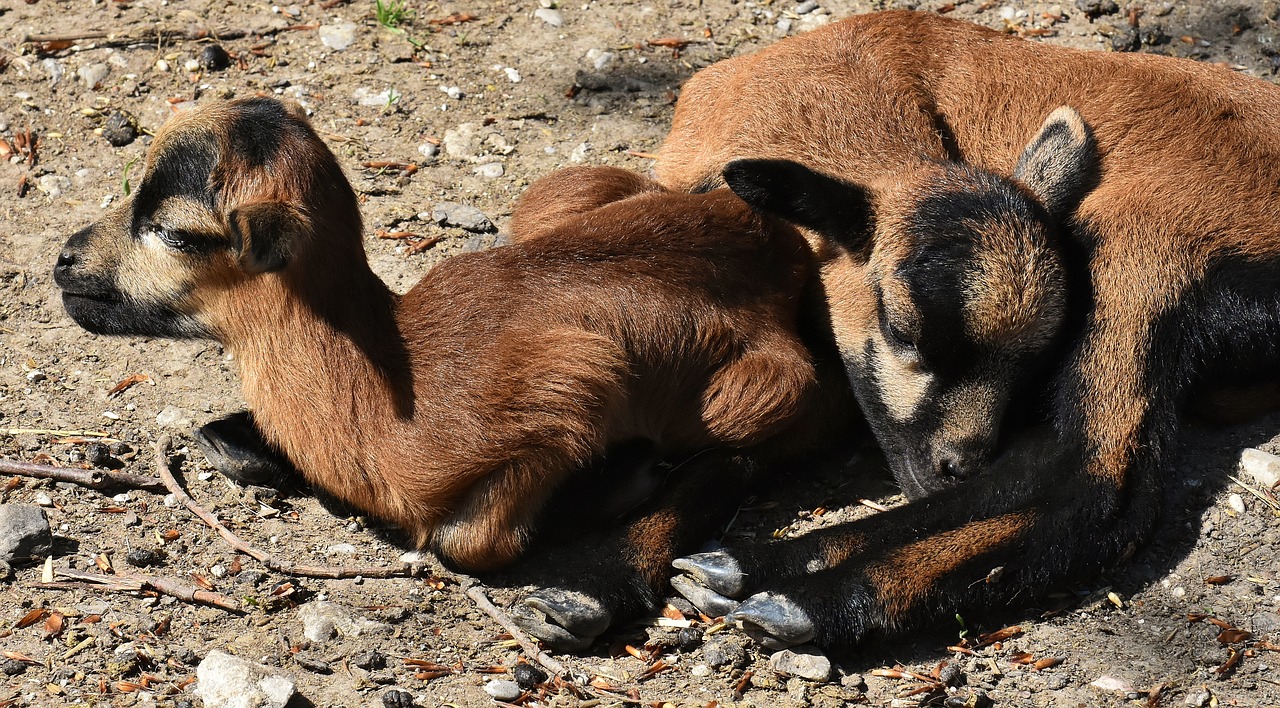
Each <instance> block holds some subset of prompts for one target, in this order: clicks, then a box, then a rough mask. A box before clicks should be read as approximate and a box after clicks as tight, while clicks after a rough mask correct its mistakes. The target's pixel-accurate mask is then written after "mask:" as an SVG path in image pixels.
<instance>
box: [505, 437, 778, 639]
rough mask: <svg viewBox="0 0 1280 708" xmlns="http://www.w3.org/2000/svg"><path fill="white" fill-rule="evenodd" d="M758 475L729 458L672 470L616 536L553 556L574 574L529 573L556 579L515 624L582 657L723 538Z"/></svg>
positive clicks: (722, 455) (748, 460) (526, 603)
mask: <svg viewBox="0 0 1280 708" xmlns="http://www.w3.org/2000/svg"><path fill="white" fill-rule="evenodd" d="M757 470H758V463H757V460H756V459H754V458H753V457H752V456H751V455H749V454H746V453H742V452H736V451H727V450H709V451H706V452H702V453H700V454H697V455H694V456H693V457H691V458H689V459H688V460H685V461H684V462H682V463H679V464H677V465H674V466H673V467H672V468H671V470H670V472H669V473H668V476H667V481H666V483H665V485H664V486H663V488H662V489H661V490H660V492H659V493H658V494H657V495H656V496H655V497H654V498H653V499H651V500H650V501H649V502H648V503H647V504H645V505H644V506H643V507H641V508H640V509H638V510H636V511H635V512H634V513H632V514H631V515H630V516H628V518H627V519H626V520H625V522H623V523H621V524H619V525H618V526H617V527H616V528H615V529H614V530H612V531H608V532H605V533H603V534H601V535H599V536H595V537H593V538H591V539H588V540H585V541H583V542H580V543H576V544H573V545H572V546H568V547H565V548H560V549H554V550H555V551H557V552H560V553H561V554H562V555H568V556H570V557H569V561H568V562H569V563H571V564H572V566H573V567H557V568H554V569H550V571H549V570H548V569H546V568H538V569H533V570H534V572H536V573H537V574H540V575H542V576H544V577H545V576H547V574H548V572H554V574H555V576H554V579H548V582H547V585H546V586H544V587H542V588H541V589H539V590H536V591H534V592H532V593H530V594H529V595H528V596H526V597H525V598H524V599H523V600H522V602H521V603H520V604H518V605H517V606H516V607H515V608H514V611H513V613H512V616H513V618H514V619H515V620H516V622H517V624H519V625H520V626H521V627H522V628H524V629H525V630H526V631H528V632H529V633H530V634H532V635H533V636H535V637H537V638H539V639H541V640H543V641H545V642H547V643H548V644H550V645H552V646H555V647H557V648H559V649H562V650H580V649H585V648H586V647H588V646H590V645H591V643H592V642H594V641H595V639H596V638H597V637H598V636H599V635H600V634H602V633H603V632H604V631H605V630H606V629H608V628H609V626H610V625H611V624H612V623H613V621H615V620H618V619H622V618H625V617H632V616H635V615H638V614H641V613H642V612H645V611H647V610H649V609H651V608H653V607H655V606H657V604H658V603H659V601H660V600H661V598H662V597H663V596H664V595H665V593H666V591H667V580H668V578H669V577H670V575H671V570H670V568H671V561H672V560H673V559H675V558H676V557H677V556H679V555H680V554H682V553H687V552H689V551H690V550H694V549H696V548H697V547H698V546H699V545H701V544H702V543H704V542H706V541H708V540H710V539H711V538H713V537H714V536H715V535H716V534H717V532H718V531H720V530H721V528H722V527H723V525H724V524H725V522H727V521H728V520H729V519H730V518H731V517H732V515H733V511H734V510H735V509H736V508H737V506H738V502H739V501H740V497H741V495H742V494H745V493H746V488H747V487H748V485H749V484H750V481H751V480H752V479H753V478H754V477H756V476H757ZM566 552H567V553H566ZM530 562H531V563H545V560H544V559H543V558H541V557H539V558H534V559H531V561H530ZM578 565H581V569H579V568H578V567H577V566H578Z"/></svg>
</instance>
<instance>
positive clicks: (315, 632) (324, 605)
mask: <svg viewBox="0 0 1280 708" xmlns="http://www.w3.org/2000/svg"><path fill="white" fill-rule="evenodd" d="M298 617H299V618H301V619H302V634H303V636H305V637H306V638H307V639H309V640H311V641H313V642H323V641H325V640H326V639H329V638H331V637H333V636H334V635H335V634H340V635H342V636H343V637H347V638H352V637H360V636H367V635H387V634H391V632H392V629H391V625H389V624H386V623H384V622H375V621H373V620H371V619H368V618H365V617H360V616H357V615H356V614H355V613H354V612H353V611H352V610H350V609H348V608H346V607H343V606H342V605H339V604H337V603H335V602H327V601H323V600H317V601H315V602H309V603H307V604H305V605H303V606H302V607H301V608H299V610H298Z"/></svg>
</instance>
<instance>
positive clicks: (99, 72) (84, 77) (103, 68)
mask: <svg viewBox="0 0 1280 708" xmlns="http://www.w3.org/2000/svg"><path fill="white" fill-rule="evenodd" d="M110 75H111V67H110V66H107V65H106V64H101V63H98V64H85V65H84V66H82V67H80V68H79V69H78V70H77V71H76V76H79V77H80V80H81V81H83V82H84V85H85V87H86V88H88V89H89V90H91V91H92V90H94V89H96V88H98V87H99V86H101V85H102V82H103V81H106V80H107V77H108V76H110Z"/></svg>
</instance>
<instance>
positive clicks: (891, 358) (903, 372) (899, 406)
mask: <svg viewBox="0 0 1280 708" xmlns="http://www.w3.org/2000/svg"><path fill="white" fill-rule="evenodd" d="M871 356H872V362H871V366H872V368H873V369H874V371H875V377H876V388H877V389H878V390H879V392H880V401H881V402H882V403H883V404H884V407H885V409H886V410H887V411H888V412H889V416H890V417H891V418H893V419H894V420H895V421H897V422H899V423H902V422H905V421H908V420H910V419H911V418H913V417H914V416H915V414H916V412H917V411H918V410H920V406H921V404H923V403H924V400H925V395H926V394H928V392H929V385H930V384H931V383H933V375H932V374H927V373H925V372H923V371H920V370H919V369H918V368H917V367H916V366H915V364H914V363H912V362H907V361H903V360H902V358H901V357H899V356H897V355H895V354H894V353H893V352H892V351H890V349H889V345H888V344H887V343H885V341H884V337H883V336H881V335H880V334H879V332H877V333H875V334H874V335H872V336H871Z"/></svg>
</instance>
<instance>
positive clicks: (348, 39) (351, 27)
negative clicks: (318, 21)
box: [319, 22, 356, 52]
mask: <svg viewBox="0 0 1280 708" xmlns="http://www.w3.org/2000/svg"><path fill="white" fill-rule="evenodd" d="M319 34H320V43H321V44H323V45H324V46H326V47H328V48H330V49H333V50H335V51H339V52H340V51H342V50H344V49H346V48H347V47H350V46H351V45H352V44H353V43H354V42H355V41H356V26H355V23H353V22H339V23H338V24H335V25H325V26H323V27H321V28H320V32H319Z"/></svg>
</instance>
